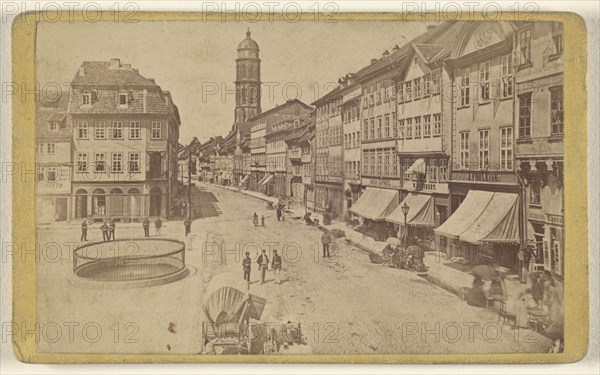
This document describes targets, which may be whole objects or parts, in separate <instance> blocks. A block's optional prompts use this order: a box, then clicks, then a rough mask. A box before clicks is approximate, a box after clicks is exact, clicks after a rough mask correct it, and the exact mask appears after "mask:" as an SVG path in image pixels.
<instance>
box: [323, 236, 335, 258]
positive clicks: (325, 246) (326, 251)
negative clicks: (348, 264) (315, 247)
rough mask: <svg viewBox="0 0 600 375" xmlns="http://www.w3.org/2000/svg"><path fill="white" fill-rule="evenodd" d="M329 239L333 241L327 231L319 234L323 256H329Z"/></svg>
mask: <svg viewBox="0 0 600 375" xmlns="http://www.w3.org/2000/svg"><path fill="white" fill-rule="evenodd" d="M331 241H333V239H332V238H331V234H329V232H327V231H325V232H324V233H323V235H322V236H321V243H322V244H323V258H325V257H327V258H329V257H330V254H329V244H331Z"/></svg>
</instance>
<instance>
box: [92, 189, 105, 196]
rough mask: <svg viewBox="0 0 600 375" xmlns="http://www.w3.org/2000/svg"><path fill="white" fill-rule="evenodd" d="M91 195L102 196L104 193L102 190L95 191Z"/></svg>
mask: <svg viewBox="0 0 600 375" xmlns="http://www.w3.org/2000/svg"><path fill="white" fill-rule="evenodd" d="M93 194H94V195H104V194H106V193H105V192H104V190H103V189H95V190H94V193H93Z"/></svg>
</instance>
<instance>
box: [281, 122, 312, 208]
mask: <svg viewBox="0 0 600 375" xmlns="http://www.w3.org/2000/svg"><path fill="white" fill-rule="evenodd" d="M313 114H314V112H311V113H310V114H309V115H308V116H306V117H304V118H300V119H299V121H298V123H297V125H296V124H295V126H294V127H293V128H292V129H291V130H289V131H287V132H286V133H287V134H286V136H285V143H286V144H287V146H288V152H287V163H288V164H287V178H288V181H289V188H290V194H289V197H290V198H291V201H292V202H294V203H297V204H301V205H303V206H305V207H306V205H305V204H306V189H305V187H306V185H305V184H304V181H303V176H304V168H305V165H306V164H307V163H310V144H309V136H310V132H311V126H312V125H314V116H313ZM305 154H308V156H309V157H308V160H306V157H305V158H304V160H303V156H304V155H305ZM308 167H310V166H308ZM309 184H310V183H309Z"/></svg>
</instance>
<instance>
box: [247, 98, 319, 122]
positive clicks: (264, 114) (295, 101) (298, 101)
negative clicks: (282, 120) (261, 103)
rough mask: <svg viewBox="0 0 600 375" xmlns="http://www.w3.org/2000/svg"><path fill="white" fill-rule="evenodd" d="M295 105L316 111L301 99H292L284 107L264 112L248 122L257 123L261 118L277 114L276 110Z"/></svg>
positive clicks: (280, 106)
mask: <svg viewBox="0 0 600 375" xmlns="http://www.w3.org/2000/svg"><path fill="white" fill-rule="evenodd" d="M294 103H298V104H300V105H302V106H303V107H304V108H306V109H310V110H311V111H312V110H313V109H314V108H313V107H311V106H309V105H308V104H306V103H304V102H302V101H301V100H299V99H291V100H288V101H286V102H285V103H283V104H282V105H278V106H275V107H273V108H271V109H269V110H268V111H266V112H262V113H260V114H258V115H256V116H254V117H252V118H250V119H248V121H247V122H254V121H256V120H259V119H261V118H263V117H265V116H267V115H270V114H271V113H272V112H275V111H276V110H278V109H281V108H282V107H285V106H288V105H292V104H294Z"/></svg>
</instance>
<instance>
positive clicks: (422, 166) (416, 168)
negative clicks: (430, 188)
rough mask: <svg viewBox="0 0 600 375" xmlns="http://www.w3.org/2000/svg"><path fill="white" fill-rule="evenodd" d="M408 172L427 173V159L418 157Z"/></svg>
mask: <svg viewBox="0 0 600 375" xmlns="http://www.w3.org/2000/svg"><path fill="white" fill-rule="evenodd" d="M406 173H416V174H425V173H427V164H426V163H425V159H417V161H415V162H414V163H413V165H411V166H410V167H409V168H408V169H407V170H406Z"/></svg>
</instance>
